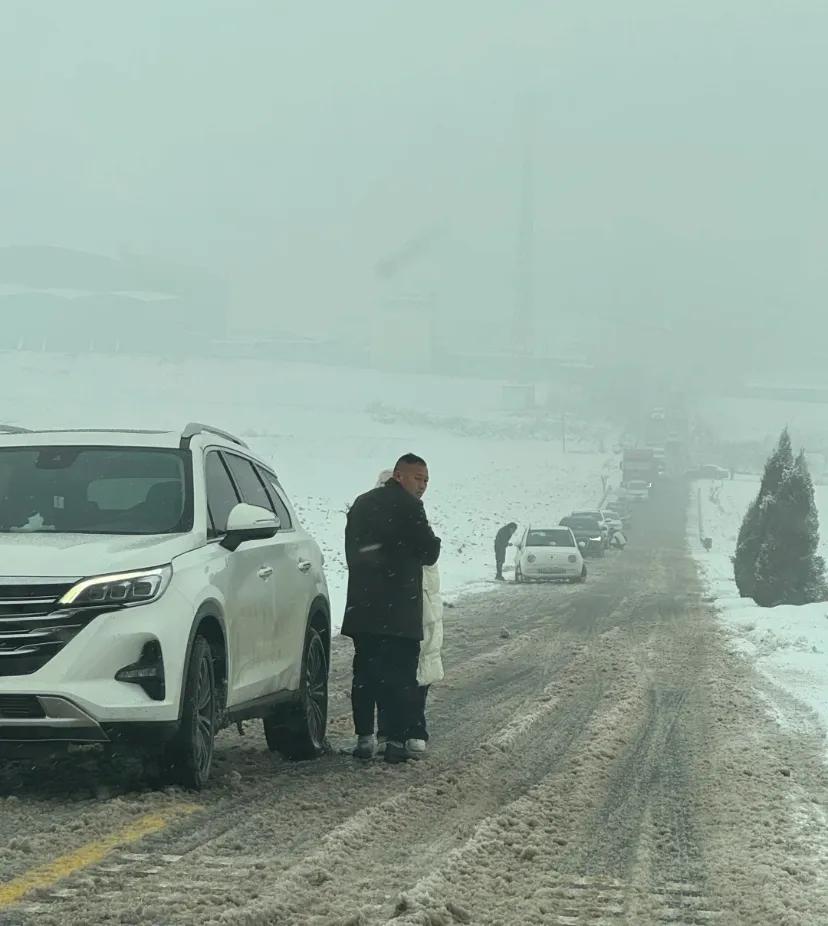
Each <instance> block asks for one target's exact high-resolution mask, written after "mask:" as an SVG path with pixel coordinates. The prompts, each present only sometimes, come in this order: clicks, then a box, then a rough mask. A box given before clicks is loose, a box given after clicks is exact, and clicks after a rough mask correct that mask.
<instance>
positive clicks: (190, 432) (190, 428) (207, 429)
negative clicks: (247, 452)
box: [181, 421, 247, 450]
mask: <svg viewBox="0 0 828 926" xmlns="http://www.w3.org/2000/svg"><path fill="white" fill-rule="evenodd" d="M204 433H207V434H215V435H216V436H217V437H223V438H224V439H225V440H229V441H231V442H232V443H234V444H238V445H239V446H240V447H247V444H246V443H245V442H244V441H243V440H242V439H241V438H239V437H236V436H235V435H234V434H230V433H229V432H228V431H222V430H221V428H214V427H212V425H209V424H200V423H199V422H198V421H191V422H190V423H189V424H188V425H187V427H186V428H184V430H183V431H182V432H181V449H182V450H185V449H186V448H187V447H189V446H190V441H191V440H192V439H193V438H194V437H195V436H196V435H197V434H204Z"/></svg>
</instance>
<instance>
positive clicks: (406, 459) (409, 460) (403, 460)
mask: <svg viewBox="0 0 828 926" xmlns="http://www.w3.org/2000/svg"><path fill="white" fill-rule="evenodd" d="M401 466H428V463H426V461H425V460H424V459H423V458H422V457H418V456H417V454H416V453H404V454H403V455H402V456H401V457H400V458H399V460H397V462H396V463H395V464H394V472H395V473H396V471H397V470H398V469H399V468H400V467H401Z"/></svg>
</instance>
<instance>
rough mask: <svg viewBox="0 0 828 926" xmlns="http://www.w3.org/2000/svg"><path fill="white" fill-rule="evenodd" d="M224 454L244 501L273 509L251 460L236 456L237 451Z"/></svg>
mask: <svg viewBox="0 0 828 926" xmlns="http://www.w3.org/2000/svg"><path fill="white" fill-rule="evenodd" d="M223 456H224V459H225V461H226V462H227V466H228V467H229V469H230V472H231V474H232V476H233V479H234V480H235V483H236V485H237V486H238V487H239V492H241V496H242V501H244V502H247V504H248V505H258V506H259V508H267V509H268V510H269V511H273V505H271V504H270V498H269V497H268V494H267V492H266V491H265V487H264V486H263V485H262V481H261V479H259V477H258V476H257V475H256V470H255V469H254V468H253V464H252V463H251V462H250V460H245V459H244V457H239V456H236V454H235V453H225V454H223Z"/></svg>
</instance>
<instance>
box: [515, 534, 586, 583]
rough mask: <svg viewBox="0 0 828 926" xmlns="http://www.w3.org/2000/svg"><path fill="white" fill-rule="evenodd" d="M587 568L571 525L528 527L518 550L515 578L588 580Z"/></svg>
mask: <svg viewBox="0 0 828 926" xmlns="http://www.w3.org/2000/svg"><path fill="white" fill-rule="evenodd" d="M586 577H587V569H586V565H585V564H584V558H583V556H582V555H581V551H580V550H579V549H578V544H577V542H576V541H575V535H574V534H573V533H572V531H571V530H570V529H569V528H568V527H550V528H544V529H540V528H535V527H528V528H527V529H526V530H525V531H524V533H523V536H522V537H521V539H520V541H519V542H518V544H517V549H516V552H515V582H533V581H549V580H551V579H558V580H563V581H568V582H584V581H585V580H586Z"/></svg>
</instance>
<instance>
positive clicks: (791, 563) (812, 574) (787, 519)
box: [754, 453, 825, 607]
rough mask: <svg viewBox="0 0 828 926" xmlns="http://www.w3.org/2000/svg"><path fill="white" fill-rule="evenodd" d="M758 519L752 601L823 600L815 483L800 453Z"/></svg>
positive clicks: (776, 602)
mask: <svg viewBox="0 0 828 926" xmlns="http://www.w3.org/2000/svg"><path fill="white" fill-rule="evenodd" d="M762 507H763V510H762V513H761V518H760V530H761V543H760V548H759V552H758V554H757V557H756V567H755V584H754V598H755V600H756V603H757V604H760V605H762V606H763V607H773V606H774V605H778V604H795V605H798V604H809V603H810V602H813V601H820V600H821V599H822V598H823V593H824V585H825V578H824V573H825V563H824V561H823V559H822V557H821V556H819V554H818V553H817V550H818V548H819V519H818V515H817V510H816V504H815V502H814V485H813V482H812V480H811V475H810V473H809V472H808V464H807V462H806V460H805V454H804V453H800V454H799V456H798V457H797V459H796V461H795V462H794V464H793V465H792V466H790V467H789V468H788V469H786V470H785V471H784V472H783V474H782V479H781V482H780V484H779V486H778V488H777V491H776V493H775V494H774V495H769V496H768V497H767V498H766V500H765V502H764V504H763V506H762Z"/></svg>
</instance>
